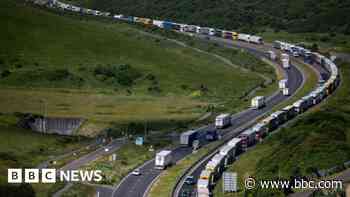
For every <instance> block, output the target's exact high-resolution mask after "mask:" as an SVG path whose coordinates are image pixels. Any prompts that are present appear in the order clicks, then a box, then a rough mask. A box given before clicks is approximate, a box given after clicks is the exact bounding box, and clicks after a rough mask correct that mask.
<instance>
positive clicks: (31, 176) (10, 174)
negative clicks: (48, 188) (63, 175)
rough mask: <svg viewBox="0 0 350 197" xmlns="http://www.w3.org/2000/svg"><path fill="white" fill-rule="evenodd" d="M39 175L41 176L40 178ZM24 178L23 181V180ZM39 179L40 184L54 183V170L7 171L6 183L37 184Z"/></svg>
mask: <svg viewBox="0 0 350 197" xmlns="http://www.w3.org/2000/svg"><path fill="white" fill-rule="evenodd" d="M40 175H41V176H40ZM23 178H24V179H23ZM40 178H41V182H42V183H55V182H56V169H41V170H40V173H39V169H24V170H22V169H18V168H16V169H8V170H7V182H8V183H22V182H24V183H39V181H40V180H39V179H40Z"/></svg>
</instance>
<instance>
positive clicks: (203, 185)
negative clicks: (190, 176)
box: [197, 179, 209, 190]
mask: <svg viewBox="0 0 350 197" xmlns="http://www.w3.org/2000/svg"><path fill="white" fill-rule="evenodd" d="M197 189H198V190H200V189H209V180H208V179H198V181H197Z"/></svg>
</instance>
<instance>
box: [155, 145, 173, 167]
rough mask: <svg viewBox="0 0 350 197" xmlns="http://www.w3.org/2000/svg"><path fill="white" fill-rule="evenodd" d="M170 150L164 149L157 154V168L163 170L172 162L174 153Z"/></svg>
mask: <svg viewBox="0 0 350 197" xmlns="http://www.w3.org/2000/svg"><path fill="white" fill-rule="evenodd" d="M171 153H172V152H171V151H170V150H162V151H160V152H159V153H157V154H156V159H155V166H154V168H155V169H158V170H163V169H165V168H166V167H167V166H169V165H171V163H172V155H171Z"/></svg>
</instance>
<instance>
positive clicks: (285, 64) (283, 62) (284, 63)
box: [282, 59, 290, 69]
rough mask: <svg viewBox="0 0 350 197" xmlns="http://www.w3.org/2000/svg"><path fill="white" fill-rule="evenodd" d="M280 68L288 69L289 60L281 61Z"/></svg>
mask: <svg viewBox="0 0 350 197" xmlns="http://www.w3.org/2000/svg"><path fill="white" fill-rule="evenodd" d="M282 67H283V68H286V69H288V68H290V64H289V59H282Z"/></svg>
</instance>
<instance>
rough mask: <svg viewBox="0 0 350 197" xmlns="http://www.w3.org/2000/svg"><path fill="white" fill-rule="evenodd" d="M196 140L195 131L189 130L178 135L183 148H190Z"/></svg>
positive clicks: (196, 134)
mask: <svg viewBox="0 0 350 197" xmlns="http://www.w3.org/2000/svg"><path fill="white" fill-rule="evenodd" d="M197 138H198V131H196V130H189V131H186V132H183V133H181V135H180V144H181V145H183V146H192V144H193V141H195V140H197Z"/></svg>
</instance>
